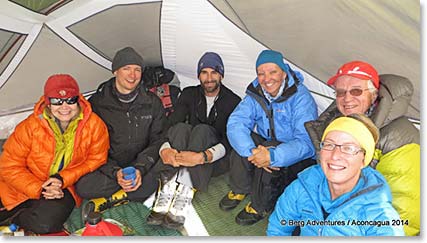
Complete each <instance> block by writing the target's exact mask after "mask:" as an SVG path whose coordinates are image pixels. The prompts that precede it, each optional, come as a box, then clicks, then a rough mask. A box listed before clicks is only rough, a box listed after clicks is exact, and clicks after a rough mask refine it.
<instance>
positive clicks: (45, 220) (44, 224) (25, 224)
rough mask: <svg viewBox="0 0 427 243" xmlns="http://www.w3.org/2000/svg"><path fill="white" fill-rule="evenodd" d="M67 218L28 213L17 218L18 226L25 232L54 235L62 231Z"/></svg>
mask: <svg viewBox="0 0 427 243" xmlns="http://www.w3.org/2000/svg"><path fill="white" fill-rule="evenodd" d="M67 218H68V217H61V216H59V217H58V215H56V214H44V215H41V214H40V213H35V212H29V213H28V214H26V213H23V214H21V215H20V216H19V220H18V222H17V223H18V225H19V226H21V227H22V228H24V229H25V230H27V231H31V232H34V233H36V234H48V233H55V232H59V231H61V230H63V224H64V222H65V221H66V219H67Z"/></svg>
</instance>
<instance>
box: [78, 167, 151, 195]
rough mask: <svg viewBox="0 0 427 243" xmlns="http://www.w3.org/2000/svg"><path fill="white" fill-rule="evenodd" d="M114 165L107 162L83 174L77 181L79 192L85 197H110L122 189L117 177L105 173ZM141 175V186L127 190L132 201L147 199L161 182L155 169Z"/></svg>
mask: <svg viewBox="0 0 427 243" xmlns="http://www.w3.org/2000/svg"><path fill="white" fill-rule="evenodd" d="M108 167H111V168H108ZM113 167H114V165H113V163H108V162H107V163H106V164H104V165H103V166H102V167H101V168H99V169H97V170H95V171H94V172H91V173H89V174H86V175H84V176H82V177H81V178H80V179H79V180H78V181H77V183H76V191H77V194H78V195H79V196H80V197H82V198H84V199H93V198H99V197H106V198H108V197H110V196H111V195H113V194H114V193H115V192H117V191H118V190H120V189H122V188H121V187H120V185H119V184H118V183H117V178H116V177H114V176H111V175H110V174H109V173H104V171H112V170H114V169H113ZM141 173H142V172H141ZM141 176H142V184H141V186H140V187H139V188H138V189H137V190H136V191H133V192H127V195H128V199H129V200H130V201H138V202H143V201H145V200H146V199H147V198H148V197H150V196H151V194H153V193H154V191H155V190H156V189H157V187H158V186H159V182H158V180H157V178H158V175H156V174H155V173H154V172H153V170H149V171H148V173H146V174H143V175H141Z"/></svg>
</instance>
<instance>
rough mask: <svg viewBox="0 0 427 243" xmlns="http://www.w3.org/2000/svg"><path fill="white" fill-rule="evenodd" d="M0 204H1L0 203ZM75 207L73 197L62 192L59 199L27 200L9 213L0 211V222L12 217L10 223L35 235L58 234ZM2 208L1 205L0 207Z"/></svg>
mask: <svg viewBox="0 0 427 243" xmlns="http://www.w3.org/2000/svg"><path fill="white" fill-rule="evenodd" d="M0 204H1V203H0ZM74 206H75V201H74V198H73V196H72V195H71V193H70V192H69V191H68V190H64V197H63V198H61V199H49V200H47V199H44V198H43V197H42V198H41V199H39V200H34V199H30V200H27V201H25V202H23V203H21V204H20V205H18V206H17V207H15V208H13V209H12V210H10V211H6V210H4V211H0V221H5V220H7V219H8V218H10V217H13V219H12V223H14V224H16V225H18V226H19V227H21V228H23V229H25V230H26V231H32V232H34V233H37V234H47V233H55V232H59V231H61V230H62V229H63V224H64V222H65V221H66V220H67V219H68V217H69V216H70V214H71V212H72V211H73V209H74ZM0 207H1V208H3V205H1V206H0Z"/></svg>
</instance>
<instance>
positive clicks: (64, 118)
mask: <svg viewBox="0 0 427 243" xmlns="http://www.w3.org/2000/svg"><path fill="white" fill-rule="evenodd" d="M49 108H50V112H52V115H53V116H54V117H55V118H56V119H58V120H59V121H60V122H61V124H68V123H70V121H71V120H72V119H73V118H74V117H76V116H77V114H78V113H79V112H80V108H79V105H78V102H77V103H75V104H72V105H69V104H67V102H64V103H62V105H49Z"/></svg>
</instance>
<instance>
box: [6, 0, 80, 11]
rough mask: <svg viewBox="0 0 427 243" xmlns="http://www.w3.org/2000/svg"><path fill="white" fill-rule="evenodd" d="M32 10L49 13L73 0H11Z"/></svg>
mask: <svg viewBox="0 0 427 243" xmlns="http://www.w3.org/2000/svg"><path fill="white" fill-rule="evenodd" d="M9 1H10V2H13V3H16V4H18V5H20V6H22V7H24V8H27V9H29V10H31V11H34V12H37V13H41V14H49V13H50V12H51V11H54V10H55V9H58V8H59V7H61V6H63V5H65V4H67V3H69V2H71V1H72V0H37V1H34V0H9Z"/></svg>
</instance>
